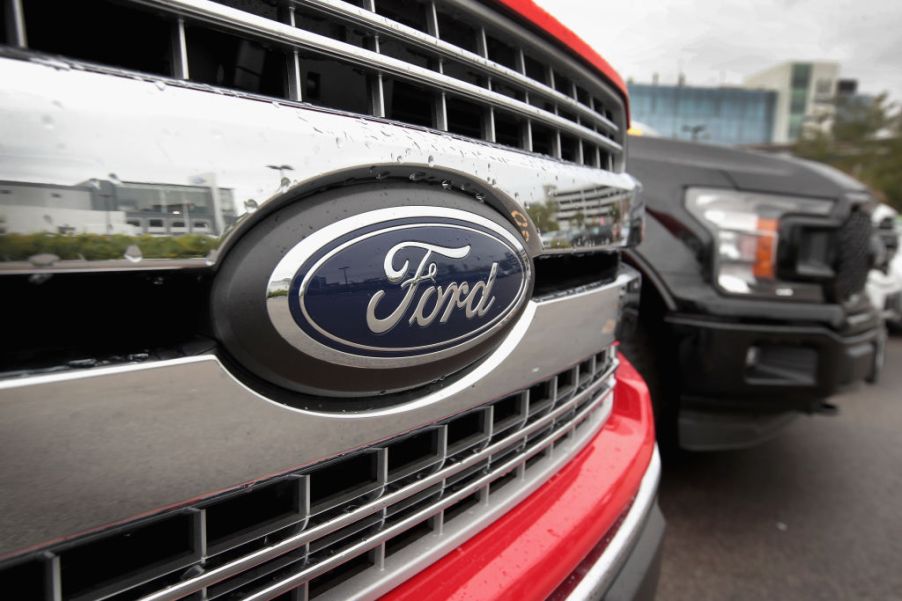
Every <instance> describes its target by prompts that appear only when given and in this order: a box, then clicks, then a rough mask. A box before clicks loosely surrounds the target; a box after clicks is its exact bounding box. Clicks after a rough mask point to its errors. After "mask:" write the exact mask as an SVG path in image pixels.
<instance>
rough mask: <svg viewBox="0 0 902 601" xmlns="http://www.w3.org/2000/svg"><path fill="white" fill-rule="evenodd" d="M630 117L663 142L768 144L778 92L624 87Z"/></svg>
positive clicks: (735, 89) (641, 85)
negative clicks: (665, 138)
mask: <svg viewBox="0 0 902 601" xmlns="http://www.w3.org/2000/svg"><path fill="white" fill-rule="evenodd" d="M629 92H630V109H631V113H632V118H633V120H635V121H640V122H642V123H644V124H646V125H648V126H649V127H651V128H653V129H655V130H657V132H658V133H659V134H660V135H662V136H664V137H667V138H677V139H681V140H693V139H694V140H699V141H704V142H713V143H716V144H731V145H738V144H769V143H771V142H772V132H773V129H774V108H775V105H776V100H777V94H776V92H773V91H768V90H748V89H744V88H727V87H721V88H702V87H693V86H669V85H658V84H635V83H631V84H629Z"/></svg>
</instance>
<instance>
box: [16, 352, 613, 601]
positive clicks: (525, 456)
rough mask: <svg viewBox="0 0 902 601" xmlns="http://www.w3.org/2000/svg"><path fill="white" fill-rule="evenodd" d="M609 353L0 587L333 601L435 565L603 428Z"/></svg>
mask: <svg viewBox="0 0 902 601" xmlns="http://www.w3.org/2000/svg"><path fill="white" fill-rule="evenodd" d="M598 357H602V358H603V359H602V361H601V362H600V361H599V359H598ZM610 357H611V354H610V353H609V352H607V350H605V351H602V352H600V353H598V354H597V355H592V356H590V357H589V358H587V359H585V360H583V361H582V362H580V363H579V364H578V365H575V366H573V367H572V368H570V369H567V370H564V371H563V372H561V373H560V374H558V375H557V376H555V377H552V378H550V379H547V380H543V381H541V382H537V383H535V384H533V385H532V386H530V387H529V388H528V389H527V390H524V391H522V392H520V393H517V394H513V395H509V396H506V397H504V398H502V399H499V400H497V401H495V402H492V403H489V404H487V405H484V406H483V407H480V408H477V409H474V410H470V411H468V412H466V413H464V414H462V415H459V416H455V417H452V418H449V419H447V420H445V421H443V422H440V423H438V424H434V425H432V426H429V427H426V428H423V429H420V430H417V431H415V432H412V433H410V434H407V435H405V436H403V437H399V438H397V439H393V440H389V441H386V442H385V443H381V444H379V445H377V446H374V447H372V448H369V449H364V450H361V451H358V452H356V453H354V454H351V455H348V456H346V457H340V458H337V459H335V460H332V461H331V462H329V463H326V464H323V465H318V466H313V467H310V468H306V469H303V470H299V471H296V472H292V473H288V474H283V475H281V476H277V477H274V478H271V479H268V480H265V481H262V482H259V483H256V484H253V485H250V486H245V487H241V488H239V489H236V490H234V491H231V492H228V493H224V494H221V495H219V496H217V497H214V498H211V499H207V500H204V501H201V502H198V503H196V504H194V505H192V506H189V507H183V508H180V509H176V510H171V511H168V512H166V513H164V514H162V515H159V516H156V517H153V518H149V519H144V520H141V521H137V522H134V523H129V524H125V525H123V526H120V527H117V528H115V529H112V530H109V531H105V532H101V533H98V534H94V535H90V536H87V537H82V538H76V539H74V540H71V541H68V542H66V543H64V544H60V545H57V546H52V547H48V548H46V549H41V550H39V551H36V552H32V553H31V554H29V555H27V556H22V557H19V558H15V559H11V560H8V561H7V562H5V564H3V565H0V584H2V585H3V586H5V589H4V590H16V591H32V592H33V593H34V594H30V595H29V596H28V598H35V599H43V598H47V599H60V600H75V599H77V600H81V599H117V600H124V599H136V598H140V597H143V596H145V595H149V594H156V593H161V592H164V591H166V592H167V595H169V594H170V592H169V589H171V591H177V592H178V594H175V593H174V592H172V593H171V598H193V597H194V596H198V598H205V599H211V600H212V599H217V600H220V599H221V600H237V599H245V598H250V599H256V598H261V599H262V598H266V599H270V598H275V597H277V596H279V595H282V594H287V593H289V592H292V591H293V592H292V595H293V596H294V597H298V596H299V597H301V598H303V595H304V594H307V595H309V596H310V597H311V598H312V597H318V596H322V597H326V596H331V597H335V598H342V595H343V594H346V593H347V592H348V591H350V590H353V587H354V586H356V585H355V583H356V582H358V580H356V579H358V578H360V579H364V580H366V579H369V578H374V577H379V578H382V577H384V576H385V575H386V574H391V573H392V570H401V569H404V568H405V567H406V566H407V565H408V564H409V563H410V561H412V560H420V559H422V557H423V556H424V554H426V555H429V554H432V556H433V557H435V558H437V557H438V556H440V555H441V554H443V553H445V552H447V551H448V550H450V548H453V546H454V545H455V544H457V543H454V542H453V541H452V542H450V543H444V542H443V541H446V540H449V541H450V540H451V539H450V538H448V537H449V533H452V532H453V531H454V529H455V528H470V529H472V528H473V527H474V524H475V525H477V526H478V527H481V526H482V525H484V524H487V523H488V522H490V521H491V519H494V518H492V517H491V514H490V513H486V512H487V511H488V510H489V508H491V507H492V504H493V503H500V502H505V501H504V499H507V501H506V502H516V501H517V500H518V499H519V498H522V496H523V495H525V494H527V493H528V492H529V491H530V490H532V489H533V488H535V487H536V486H538V485H539V484H541V482H543V481H544V480H545V479H546V478H547V477H549V476H550V475H551V474H552V473H554V470H555V469H557V468H556V465H559V464H554V462H555V461H558V462H564V461H567V460H568V459H569V458H570V457H571V456H572V454H573V453H575V452H576V451H578V450H579V448H581V444H577V443H578V441H579V440H581V439H580V437H585V436H586V435H587V434H591V433H592V432H593V431H597V428H600V427H601V425H602V424H603V423H604V420H605V418H606V415H607V413H606V409H605V408H609V407H610V398H611V397H610V390H611V386H612V373H613V368H614V364H613V362H612V361H611V360H610V359H609V358H610ZM587 374H588V375H587ZM577 385H579V387H580V390H579V391H576V388H577ZM562 393H564V394H567V395H569V396H562ZM589 423H592V424H594V426H595V429H594V430H593V429H592V428H587V427H586V424H589ZM583 439H584V440H588V439H587V438H583ZM518 495H519V496H518ZM486 520H488V521H486ZM470 531H472V530H470ZM448 544H450V545H451V547H447V545H448ZM446 547H447V548H446ZM412 558H413V559H412ZM360 582H363V581H360ZM347 587H351V588H347ZM341 591H345V593H342V592H341ZM45 594H46V595H47V596H46V597H45V596H44V595H45ZM165 598H170V597H168V596H167V597H165ZM289 598H292V597H289Z"/></svg>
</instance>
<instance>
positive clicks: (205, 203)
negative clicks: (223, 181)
mask: <svg viewBox="0 0 902 601" xmlns="http://www.w3.org/2000/svg"><path fill="white" fill-rule="evenodd" d="M114 188H115V195H116V206H117V207H118V209H119V210H120V211H125V212H126V216H127V223H128V224H129V225H132V226H134V227H135V228H137V230H138V231H139V232H142V233H148V234H169V235H172V234H189V233H194V234H219V233H221V229H222V227H223V225H225V223H226V222H229V223H231V222H233V221H234V217H235V212H234V202H233V198H232V191H231V190H229V189H227V188H215V189H214V188H212V187H206V186H179V185H173V184H145V183H137V182H123V183H122V184H120V185H116V186H115V187H114Z"/></svg>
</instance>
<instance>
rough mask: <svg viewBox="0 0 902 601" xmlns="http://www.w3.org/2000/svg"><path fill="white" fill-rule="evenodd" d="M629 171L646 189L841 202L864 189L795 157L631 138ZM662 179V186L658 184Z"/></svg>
mask: <svg viewBox="0 0 902 601" xmlns="http://www.w3.org/2000/svg"><path fill="white" fill-rule="evenodd" d="M628 164H629V170H630V172H631V173H632V174H633V175H634V176H636V178H637V179H638V180H639V181H640V182H642V183H643V185H645V186H646V187H660V186H663V187H666V188H671V187H673V186H674V185H678V186H680V187H682V188H686V187H689V186H711V185H712V184H713V185H715V186H717V185H720V186H721V187H723V186H728V187H732V188H736V189H738V190H745V191H749V192H764V193H770V194H788V195H793V196H815V197H821V198H840V197H842V196H844V195H845V194H846V193H849V192H866V191H867V189H866V188H865V187H864V186H863V185H862V184H861V183H860V182H858V181H856V180H855V179H853V178H851V177H849V176H847V175H845V174H844V173H842V172H841V171H838V170H836V169H833V168H832V167H828V166H826V165H822V164H820V163H814V162H812V161H805V160H802V159H797V158H794V157H787V156H775V155H770V154H764V153H761V152H754V151H750V150H743V149H737V148H731V147H728V146H715V145H712V144H700V143H697V142H684V141H679V140H668V139H664V138H650V137H645V136H630V138H629V163H628ZM662 177H663V178H667V179H668V180H669V181H667V182H666V183H664V182H660V181H658V180H659V178H662Z"/></svg>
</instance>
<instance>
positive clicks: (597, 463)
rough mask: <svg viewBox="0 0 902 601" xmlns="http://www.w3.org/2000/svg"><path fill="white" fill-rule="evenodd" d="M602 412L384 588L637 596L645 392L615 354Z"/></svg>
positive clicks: (641, 575) (651, 576)
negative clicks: (554, 456)
mask: <svg viewBox="0 0 902 601" xmlns="http://www.w3.org/2000/svg"><path fill="white" fill-rule="evenodd" d="M621 361H622V363H621V366H620V368H619V370H618V373H617V385H616V388H615V393H614V395H615V396H614V398H615V401H614V406H613V410H612V413H611V417H610V419H609V420H608V422H607V423H606V425H605V426H604V428H603V429H602V430H601V431H600V432H599V433H598V434H597V435H596V437H595V438H594V440H592V441H591V442H590V443H589V444H588V445H587V446H586V448H584V449H583V450H582V451H581V452H580V453H579V455H577V456H576V457H574V459H573V460H572V461H570V462H569V463H568V464H567V465H566V466H565V467H564V468H563V469H562V470H560V472H559V473H558V474H557V475H556V476H555V477H554V478H553V479H552V480H551V481H549V482H547V483H546V484H545V485H544V486H543V487H542V488H540V489H539V490H537V491H536V492H535V493H533V494H532V495H530V496H529V497H528V498H527V499H526V500H524V501H523V502H521V503H520V504H518V505H517V506H516V507H515V508H514V509H513V510H511V511H510V512H508V513H507V514H506V515H504V516H503V517H502V518H500V519H499V520H497V521H496V522H495V523H494V524H492V525H491V526H490V527H488V528H486V529H485V530H483V531H482V532H481V533H480V534H479V535H477V536H475V537H473V538H472V539H470V540H469V541H467V542H466V543H465V544H463V545H461V546H460V547H459V548H458V549H457V550H456V551H455V552H454V553H452V554H450V555H447V556H445V557H444V558H443V559H441V560H440V561H438V562H436V563H434V564H433V565H432V566H430V567H429V568H428V569H426V570H424V571H422V572H420V573H419V574H417V575H416V576H414V577H413V578H411V579H409V580H408V581H406V582H405V583H403V584H402V585H401V586H399V587H398V588H396V589H395V590H393V591H392V592H391V593H389V594H388V595H387V596H386V597H385V598H386V599H390V600H393V601H402V600H413V599H417V600H419V599H464V598H475V599H502V598H504V599H545V598H547V597H551V598H554V599H602V598H604V599H614V598H616V599H629V598H636V599H646V598H650V597H651V596H653V594H654V590H655V587H656V584H657V574H658V569H659V561H658V559H659V551H660V545H661V540H662V535H663V527H664V523H663V519H662V518H661V516H660V512H659V510H658V509H657V504H656V493H657V484H658V479H659V475H660V459H659V458H658V454H657V451H656V449H655V442H654V426H653V419H652V414H651V405H650V398H649V396H648V389H647V388H646V386H645V384H644V382H643V381H642V379H641V376H639V375H638V373H637V372H636V371H635V369H633V367H632V366H631V365H629V363H628V362H627V361H626V360H625V359H623V358H622V357H621Z"/></svg>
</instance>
